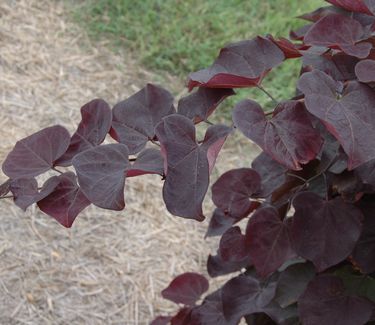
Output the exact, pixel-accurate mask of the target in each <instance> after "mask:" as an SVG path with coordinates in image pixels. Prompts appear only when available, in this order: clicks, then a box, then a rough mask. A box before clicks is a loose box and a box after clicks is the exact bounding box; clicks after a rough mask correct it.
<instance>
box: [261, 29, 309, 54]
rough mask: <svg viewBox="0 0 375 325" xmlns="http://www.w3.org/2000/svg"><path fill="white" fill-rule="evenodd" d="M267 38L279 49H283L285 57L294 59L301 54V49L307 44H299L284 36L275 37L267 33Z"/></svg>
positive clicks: (304, 48)
mask: <svg viewBox="0 0 375 325" xmlns="http://www.w3.org/2000/svg"><path fill="white" fill-rule="evenodd" d="M267 38H268V39H269V40H271V41H272V42H273V43H275V44H276V45H277V46H278V47H279V48H280V50H281V51H283V53H284V55H285V58H286V59H294V58H299V57H301V56H302V53H301V52H300V50H301V49H303V50H306V49H308V48H309V47H308V46H301V45H296V44H293V43H292V42H291V41H289V40H288V39H286V38H284V37H280V38H278V39H275V38H274V37H273V36H272V35H268V36H267Z"/></svg>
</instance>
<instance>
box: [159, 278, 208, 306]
mask: <svg viewBox="0 0 375 325" xmlns="http://www.w3.org/2000/svg"><path fill="white" fill-rule="evenodd" d="M208 286H209V285H208V281H207V279H206V278H205V277H204V276H203V275H200V274H198V273H191V272H187V273H184V274H181V275H179V276H177V277H176V278H175V279H174V280H173V281H172V282H171V283H170V284H169V286H168V287H167V288H166V289H164V290H163V291H162V293H161V295H162V296H163V298H165V299H168V300H170V301H173V302H175V303H176V304H184V305H187V306H194V305H195V303H196V302H197V301H198V300H199V298H200V297H201V295H202V294H203V293H205V292H206V291H207V290H208Z"/></svg>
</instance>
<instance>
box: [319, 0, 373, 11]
mask: <svg viewBox="0 0 375 325" xmlns="http://www.w3.org/2000/svg"><path fill="white" fill-rule="evenodd" d="M326 1H328V2H330V3H332V4H333V5H335V6H338V7H341V8H344V9H346V10H348V11H355V12H361V13H364V14H368V15H371V14H372V12H374V8H375V2H374V0H326ZM370 8H371V10H370Z"/></svg>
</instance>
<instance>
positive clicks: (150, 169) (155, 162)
mask: <svg viewBox="0 0 375 325" xmlns="http://www.w3.org/2000/svg"><path fill="white" fill-rule="evenodd" d="M163 173H164V159H163V156H162V154H161V152H160V150H158V149H153V148H148V149H145V150H143V151H141V152H140V154H139V155H138V156H137V159H136V161H135V162H134V163H133V164H131V166H130V167H129V169H128V171H127V172H126V177H134V176H140V175H145V174H159V175H163Z"/></svg>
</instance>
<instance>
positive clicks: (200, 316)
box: [191, 290, 239, 325]
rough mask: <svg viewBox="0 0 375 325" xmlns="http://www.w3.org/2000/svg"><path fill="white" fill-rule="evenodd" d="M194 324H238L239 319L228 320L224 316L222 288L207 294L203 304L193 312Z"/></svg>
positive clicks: (192, 320) (192, 319)
mask: <svg viewBox="0 0 375 325" xmlns="http://www.w3.org/2000/svg"><path fill="white" fill-rule="evenodd" d="M191 322H192V325H203V324H204V325H237V324H238V322H239V319H233V320H227V319H226V318H225V316H224V311H223V301H222V299H221V290H217V291H215V292H214V293H212V294H210V295H209V296H207V297H206V298H205V299H204V301H203V303H202V305H200V306H197V307H195V308H194V309H193V310H192V313H191Z"/></svg>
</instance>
